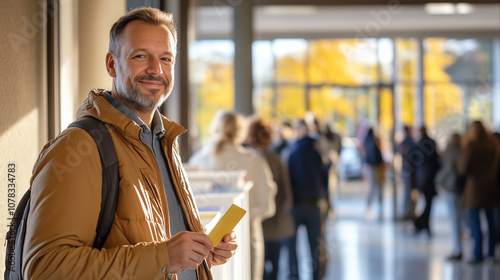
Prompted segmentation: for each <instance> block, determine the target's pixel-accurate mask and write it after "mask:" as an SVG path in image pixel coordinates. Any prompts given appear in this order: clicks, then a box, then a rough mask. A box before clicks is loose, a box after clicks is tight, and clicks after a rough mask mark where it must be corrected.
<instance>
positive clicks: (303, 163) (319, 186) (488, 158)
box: [189, 111, 500, 280]
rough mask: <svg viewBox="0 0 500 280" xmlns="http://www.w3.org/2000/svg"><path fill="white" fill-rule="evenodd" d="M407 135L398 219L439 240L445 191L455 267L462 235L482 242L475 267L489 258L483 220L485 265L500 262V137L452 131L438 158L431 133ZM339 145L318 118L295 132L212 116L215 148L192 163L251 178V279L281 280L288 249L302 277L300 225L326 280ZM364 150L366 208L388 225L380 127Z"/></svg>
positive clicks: (473, 129)
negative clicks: (434, 216) (499, 251)
mask: <svg viewBox="0 0 500 280" xmlns="http://www.w3.org/2000/svg"><path fill="white" fill-rule="evenodd" d="M403 132H404V138H403V140H402V141H401V142H400V143H399V144H398V145H396V147H395V150H394V152H395V153H396V154H399V155H400V156H401V159H402V161H401V168H399V176H400V179H401V180H400V182H401V183H402V187H403V196H402V197H403V205H402V206H403V207H402V211H400V212H401V213H400V217H398V220H400V221H410V222H411V225H412V231H413V233H414V234H415V235H417V234H419V233H421V232H424V233H426V234H427V236H428V237H431V236H432V231H431V223H430V217H431V210H432V205H433V200H434V198H435V197H436V195H437V194H438V193H441V195H442V196H443V197H444V201H445V202H446V205H447V208H448V212H449V220H450V225H451V233H452V235H451V236H452V240H453V249H452V252H451V254H450V256H449V257H448V260H450V261H458V260H461V259H462V256H463V246H462V240H463V236H464V233H469V234H470V236H471V237H472V238H473V240H474V252H473V257H472V259H470V260H469V262H470V263H479V262H481V261H483V260H484V259H485V256H483V252H482V236H483V234H482V232H481V218H480V213H481V212H484V213H485V217H486V221H487V223H488V252H487V255H486V258H489V259H492V260H494V249H495V246H496V244H497V243H498V242H500V232H499V230H498V229H499V228H500V219H499V214H498V206H499V205H500V180H499V175H498V174H499V173H500V172H499V170H500V169H499V167H500V165H499V158H500V138H499V137H494V136H493V134H491V133H489V132H487V130H486V129H485V127H484V126H483V124H482V123H481V122H480V121H475V122H472V123H471V124H470V126H469V128H468V130H467V132H466V133H465V134H464V135H460V134H458V133H453V134H452V135H451V136H450V137H449V141H448V143H447V145H446V148H445V149H443V150H442V151H439V149H438V146H437V144H436V141H435V140H433V139H432V138H431V137H430V135H429V134H428V132H427V129H426V127H425V126H422V127H420V128H419V129H418V132H417V133H416V134H417V135H416V136H417V137H414V131H413V129H412V128H411V127H409V126H405V127H404V129H403ZM274 135H276V136H274ZM340 139H341V138H340V136H339V135H338V134H336V133H333V132H332V131H331V130H330V129H328V128H327V127H326V126H322V125H321V124H320V123H319V122H318V120H317V119H316V118H315V117H314V116H313V115H310V114H309V115H306V116H305V118H304V119H300V120H297V121H296V122H295V123H294V124H293V125H292V124H291V123H290V122H283V123H282V124H281V126H280V128H279V131H277V132H273V129H272V128H271V126H270V125H269V124H268V123H266V122H265V121H264V120H263V119H261V118H259V117H256V116H253V117H249V118H246V119H245V118H244V117H243V116H242V115H240V114H238V113H235V112H229V111H221V112H219V113H218V114H217V115H216V117H215V118H214V120H213V122H212V141H211V142H210V144H208V145H206V146H205V147H203V148H202V149H200V150H199V151H197V152H196V153H195V154H194V155H193V156H192V157H191V159H190V160H189V164H190V165H192V166H195V167H197V168H199V169H201V170H227V169H228V168H231V169H233V170H234V169H241V170H245V171H246V174H247V178H248V179H249V180H252V181H253V183H254V187H253V188H252V190H251V191H250V220H251V239H252V248H251V255H252V260H251V267H252V269H251V271H252V279H266V280H267V279H277V277H278V271H279V270H280V268H279V259H280V252H281V249H282V247H283V246H285V247H286V248H287V249H288V250H289V260H288V270H287V273H288V276H289V277H291V278H292V279H298V257H297V232H298V229H299V227H301V226H303V227H305V229H306V232H307V239H308V243H309V246H310V248H309V249H310V256H311V264H312V269H311V270H310V271H311V273H312V279H321V278H322V276H323V275H325V271H326V260H327V254H326V249H325V248H326V246H324V245H325V240H324V238H325V233H326V221H327V217H328V214H329V212H331V210H332V205H331V197H330V192H331V191H330V189H331V186H332V184H334V183H336V179H334V180H332V176H331V174H332V173H335V172H336V171H335V169H336V165H337V164H338V162H337V160H338V158H339V153H340V151H341V143H340V142H341V140H340ZM359 148H360V151H361V155H362V157H363V159H364V163H365V166H366V171H367V172H366V173H365V177H366V181H367V182H368V185H369V190H368V192H367V200H366V210H367V211H368V210H369V209H370V206H371V202H372V200H374V199H376V200H377V201H378V203H379V207H378V209H379V211H378V217H379V218H380V219H382V217H383V207H382V202H383V186H384V183H385V179H386V175H385V174H386V172H387V167H388V163H387V162H388V161H387V160H386V159H384V156H383V152H382V148H381V143H380V139H379V137H378V135H377V133H376V131H375V129H374V128H372V127H366V132H365V133H364V137H363V141H362V144H361V145H360V147H359ZM228 163H230V165H231V166H230V167H229V166H228ZM414 192H417V193H418V194H419V196H420V197H421V198H423V200H424V201H425V203H424V206H423V207H419V208H418V207H417V198H418V197H417V196H416V195H415V193H414ZM420 208H422V209H420ZM417 210H418V211H417ZM466 229H468V231H466Z"/></svg>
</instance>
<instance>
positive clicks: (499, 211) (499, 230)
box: [493, 132, 500, 244]
mask: <svg viewBox="0 0 500 280" xmlns="http://www.w3.org/2000/svg"><path fill="white" fill-rule="evenodd" d="M493 139H495V142H496V144H497V151H498V156H499V157H500V133H499V132H495V133H493ZM497 174H498V176H497V183H498V188H499V189H500V160H499V162H498V171H497ZM497 217H498V218H497V221H496V225H497V229H496V230H497V244H500V205H499V206H498V207H497Z"/></svg>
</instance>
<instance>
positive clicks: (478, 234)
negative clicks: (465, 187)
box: [469, 207, 496, 260]
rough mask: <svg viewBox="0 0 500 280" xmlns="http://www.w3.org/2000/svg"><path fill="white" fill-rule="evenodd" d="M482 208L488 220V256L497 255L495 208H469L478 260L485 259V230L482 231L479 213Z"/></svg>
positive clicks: (475, 254)
mask: <svg viewBox="0 0 500 280" xmlns="http://www.w3.org/2000/svg"><path fill="white" fill-rule="evenodd" d="M481 210H484V212H485V214H486V221H487V222H488V257H493V256H494V255H495V245H496V234H495V231H496V227H495V216H496V214H495V208H494V207H489V208H471V209H469V220H470V227H471V233H472V237H473V238H474V258H475V259H476V260H482V259H483V232H482V231H481V219H480V215H479V214H480V212H481Z"/></svg>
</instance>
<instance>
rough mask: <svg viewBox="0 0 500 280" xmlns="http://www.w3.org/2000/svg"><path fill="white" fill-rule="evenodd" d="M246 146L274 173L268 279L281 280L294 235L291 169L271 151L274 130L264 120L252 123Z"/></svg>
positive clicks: (266, 236)
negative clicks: (285, 254)
mask: <svg viewBox="0 0 500 280" xmlns="http://www.w3.org/2000/svg"><path fill="white" fill-rule="evenodd" d="M246 143H247V144H248V145H250V147H252V148H253V149H254V150H255V151H257V152H258V153H259V154H260V155H261V156H263V157H264V158H265V159H266V161H267V163H268V164H269V167H270V168H271V172H272V174H273V179H274V182H276V186H277V187H278V192H277V194H276V198H275V203H276V214H275V215H274V216H273V217H270V218H268V219H266V220H264V221H263V222H262V229H263V231H264V242H265V246H264V249H265V260H266V265H265V266H264V280H277V279H278V271H279V259H280V252H281V248H282V246H283V243H284V242H285V240H287V239H288V238H290V237H291V236H292V235H293V234H294V226H293V219H292V215H291V212H290V210H291V208H292V190H291V187H290V178H289V176H288V170H287V169H286V166H285V165H284V164H283V162H282V161H281V158H280V156H279V154H277V153H275V152H273V151H271V150H270V149H269V145H270V144H271V127H270V126H269V125H268V124H266V123H265V122H264V121H263V120H262V119H260V118H258V117H254V118H252V119H251V120H250V124H249V127H248V137H247V141H246Z"/></svg>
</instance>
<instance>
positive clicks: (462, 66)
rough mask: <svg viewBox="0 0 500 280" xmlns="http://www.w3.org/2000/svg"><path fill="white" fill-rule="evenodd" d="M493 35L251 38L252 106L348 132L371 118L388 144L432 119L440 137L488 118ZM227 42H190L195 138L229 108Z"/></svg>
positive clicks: (274, 118) (355, 132)
mask: <svg viewBox="0 0 500 280" xmlns="http://www.w3.org/2000/svg"><path fill="white" fill-rule="evenodd" d="M491 45H492V43H491V40H489V39H481V40H479V39H463V40H455V39H448V38H425V39H415V38H394V39H392V38H380V39H370V38H367V39H324V40H305V39H276V40H270V41H256V42H254V44H253V71H254V72H253V79H254V81H253V82H254V93H253V103H254V104H253V106H254V111H255V112H256V113H257V114H258V115H260V116H262V117H263V118H265V119H267V120H269V121H271V122H272V123H279V122H281V121H283V120H285V119H286V120H293V119H298V118H303V117H304V115H305V113H306V112H307V111H312V112H313V113H314V114H315V115H316V117H317V118H318V119H319V120H320V121H322V122H323V123H325V124H328V125H329V126H330V127H331V128H333V129H334V130H336V131H337V132H339V133H340V134H342V135H343V136H350V137H354V136H358V137H360V136H362V134H359V127H366V126H368V125H369V126H373V127H375V128H376V130H377V131H378V132H379V134H380V136H381V138H382V143H383V145H384V148H385V150H386V151H391V150H392V149H391V143H392V141H393V138H394V132H395V130H396V131H397V130H400V129H401V128H402V126H403V125H410V126H413V127H415V128H416V126H418V125H420V124H425V125H426V126H428V128H429V130H430V132H431V133H432V134H433V136H434V137H436V138H438V140H439V141H440V142H441V143H442V142H444V140H445V138H446V137H447V135H448V134H449V133H450V132H451V131H464V129H465V127H466V125H467V123H469V122H470V120H473V119H481V120H483V121H484V122H485V123H486V124H487V125H488V124H491V123H492V118H493V116H492V106H493V105H492V82H491V78H490V77H491V67H492V65H491V62H490V61H491ZM233 49H234V45H233V44H232V42H231V41H197V42H196V43H194V44H193V46H192V47H191V48H190V59H191V63H192V67H191V69H192V70H193V72H192V73H191V81H192V83H193V87H192V88H193V89H194V93H195V98H194V99H195V100H196V101H195V107H194V108H195V111H196V126H197V127H198V130H197V131H198V132H199V135H198V136H197V137H198V139H200V140H203V139H206V138H207V136H208V124H209V123H210V121H211V118H212V116H213V114H214V113H215V112H216V111H217V110H219V109H232V106H233V100H234V99H233V96H234V89H233V57H232V56H233V53H234V50H233Z"/></svg>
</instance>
